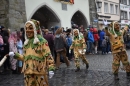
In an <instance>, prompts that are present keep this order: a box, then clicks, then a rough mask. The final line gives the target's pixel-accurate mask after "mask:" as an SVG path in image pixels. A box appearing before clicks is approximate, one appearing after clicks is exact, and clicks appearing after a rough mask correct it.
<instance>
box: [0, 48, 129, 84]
mask: <svg viewBox="0 0 130 86" xmlns="http://www.w3.org/2000/svg"><path fill="white" fill-rule="evenodd" d="M128 55H129V61H130V50H128ZM86 57H87V59H88V61H89V69H88V70H86V69H85V65H83V64H82V62H81V71H80V72H75V66H74V61H71V66H70V67H68V68H67V67H66V65H65V64H64V63H63V64H61V66H60V69H59V70H56V71H55V75H54V76H53V78H51V79H49V83H50V86H130V79H127V78H126V73H125V71H122V70H120V71H119V78H120V80H119V81H115V80H114V79H113V74H112V69H111V65H112V64H111V63H112V55H111V54H107V55H100V54H99V55H87V56H86ZM0 86H24V82H23V74H11V73H10V72H9V74H4V75H1V74H0Z"/></svg>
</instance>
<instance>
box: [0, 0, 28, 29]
mask: <svg viewBox="0 0 130 86" xmlns="http://www.w3.org/2000/svg"><path fill="white" fill-rule="evenodd" d="M0 4H1V5H0V25H3V26H5V27H6V28H10V29H11V30H19V29H20V28H21V27H24V23H25V22H26V12H25V1H24V0H0Z"/></svg>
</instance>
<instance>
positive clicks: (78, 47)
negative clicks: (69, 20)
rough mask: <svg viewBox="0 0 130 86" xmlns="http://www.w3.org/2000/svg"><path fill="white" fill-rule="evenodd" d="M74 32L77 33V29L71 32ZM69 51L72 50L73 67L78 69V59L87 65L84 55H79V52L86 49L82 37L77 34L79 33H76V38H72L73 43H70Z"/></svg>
mask: <svg viewBox="0 0 130 86" xmlns="http://www.w3.org/2000/svg"><path fill="white" fill-rule="evenodd" d="M75 31H78V29H74V30H73V32H75ZM70 49H73V50H74V57H75V66H76V67H77V68H78V67H80V58H81V59H82V61H83V63H85V64H88V61H87V60H86V57H85V54H81V53H80V51H83V49H86V43H85V40H84V37H83V35H81V34H79V31H78V36H74V37H73V42H72V45H71V46H70Z"/></svg>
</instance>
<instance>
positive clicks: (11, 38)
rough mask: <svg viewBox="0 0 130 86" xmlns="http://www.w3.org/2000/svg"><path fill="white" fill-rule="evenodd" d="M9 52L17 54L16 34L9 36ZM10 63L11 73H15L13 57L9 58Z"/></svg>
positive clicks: (15, 67) (15, 61)
mask: <svg viewBox="0 0 130 86" xmlns="http://www.w3.org/2000/svg"><path fill="white" fill-rule="evenodd" d="M9 51H10V52H15V53H17V52H18V51H17V33H16V32H12V33H11V34H10V36H9ZM10 63H11V69H12V73H13V74H16V73H17V65H16V63H17V59H14V58H13V57H10Z"/></svg>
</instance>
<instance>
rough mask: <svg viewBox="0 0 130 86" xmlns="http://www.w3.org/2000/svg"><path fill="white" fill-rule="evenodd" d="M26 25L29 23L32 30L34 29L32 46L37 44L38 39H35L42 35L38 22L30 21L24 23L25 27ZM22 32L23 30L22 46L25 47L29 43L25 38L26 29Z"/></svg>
mask: <svg viewBox="0 0 130 86" xmlns="http://www.w3.org/2000/svg"><path fill="white" fill-rule="evenodd" d="M27 23H30V24H31V25H32V26H33V28H34V41H33V44H37V43H38V42H40V41H39V39H38V38H37V34H41V35H42V31H41V28H40V24H39V21H37V20H33V19H32V20H30V21H27V22H26V23H25V25H26V24H27ZM24 30H25V42H24V45H27V44H28V42H29V39H28V38H27V36H26V27H25V28H24Z"/></svg>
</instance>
